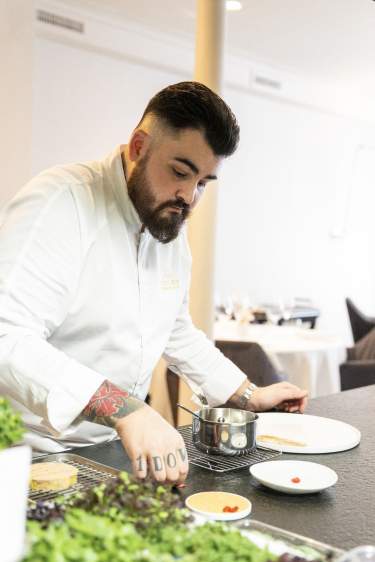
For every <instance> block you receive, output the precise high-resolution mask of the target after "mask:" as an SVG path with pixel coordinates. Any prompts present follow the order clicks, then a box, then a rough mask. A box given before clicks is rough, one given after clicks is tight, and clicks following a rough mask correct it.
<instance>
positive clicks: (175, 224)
mask: <svg viewBox="0 0 375 562" xmlns="http://www.w3.org/2000/svg"><path fill="white" fill-rule="evenodd" d="M238 140H239V127H238V125H237V122H236V119H235V117H234V115H233V113H232V112H231V110H230V109H229V107H228V106H227V105H226V104H225V102H224V101H223V100H222V99H221V98H220V97H219V96H217V95H216V94H215V93H214V92H212V91H211V90H210V89H209V88H207V87H205V86H204V85H202V84H200V83H197V82H182V83H178V84H174V85H171V86H169V87H167V88H165V89H163V90H162V91H160V92H159V93H157V94H156V95H155V96H154V97H153V98H152V99H151V100H150V102H149V103H148V105H147V107H146V109H145V111H144V113H143V116H142V117H141V119H140V121H139V123H138V125H137V126H136V128H135V129H134V131H133V132H132V134H131V136H130V138H129V141H128V143H127V144H126V145H122V146H118V147H116V148H115V149H114V150H113V152H112V153H111V154H109V155H108V156H107V157H106V158H104V159H103V160H100V161H92V162H84V163H77V164H71V165H66V166H56V167H54V168H51V169H48V170H46V171H44V172H42V173H41V174H39V175H38V176H36V177H35V178H34V179H32V180H31V181H30V182H29V183H28V184H27V185H26V186H25V187H24V188H23V189H21V191H20V192H19V193H18V194H17V195H16V196H15V197H14V199H13V200H12V201H11V202H10V203H9V204H8V205H7V207H6V208H5V210H4V212H3V217H2V221H1V229H0V303H1V305H0V363H1V369H0V394H5V395H6V396H8V397H9V398H10V399H12V401H13V406H14V407H16V408H17V409H18V410H19V411H21V412H22V414H23V417H24V420H25V423H26V424H27V428H28V434H27V440H28V442H29V443H30V444H32V445H33V447H34V448H35V449H37V450H41V451H50V452H58V451H62V450H66V449H68V448H70V447H75V446H82V445H88V444H93V443H101V442H105V441H109V440H112V439H115V438H117V437H120V439H121V441H122V443H123V446H124V448H125V450H126V451H127V453H128V455H129V457H130V459H131V461H132V464H133V470H134V472H135V474H136V475H137V476H138V477H140V478H144V477H145V476H146V475H147V474H148V473H150V474H151V475H152V476H153V477H154V478H155V479H157V480H159V481H170V482H178V481H183V480H184V479H185V478H186V475H187V472H188V458H187V453H186V450H185V447H184V442H183V440H182V438H181V436H180V434H179V433H178V432H177V431H176V430H175V429H174V428H173V427H172V426H170V425H169V424H168V423H167V422H166V421H165V420H164V419H163V418H162V417H161V416H160V415H159V414H158V413H157V412H156V411H155V410H154V409H152V408H151V407H150V406H148V405H147V404H146V403H145V402H144V399H145V396H146V394H147V391H148V388H149V385H150V380H151V374H152V371H153V369H154V367H155V365H156V363H157V362H158V360H159V358H160V357H161V356H163V357H164V358H165V359H166V361H167V362H168V364H169V365H171V366H172V368H173V369H174V370H175V371H176V372H178V373H179V374H181V375H183V376H184V377H185V378H186V380H187V381H190V383H191V384H192V385H194V386H195V387H199V389H200V392H201V393H203V394H204V395H205V396H206V398H207V400H208V403H209V404H210V405H212V406H214V405H218V404H222V403H225V402H228V401H229V403H230V404H231V405H233V406H237V407H241V408H246V409H251V410H257V411H262V410H267V409H270V408H273V407H279V408H282V409H287V410H290V411H293V410H301V411H303V410H304V408H305V405H306V392H305V391H303V390H301V389H299V388H297V387H296V386H294V385H292V384H289V383H287V382H283V383H278V384H275V385H270V386H268V387H263V388H257V387H255V385H253V384H252V383H251V381H248V380H247V378H246V376H245V374H244V373H242V372H241V371H240V370H239V369H238V368H237V367H236V366H235V365H234V364H233V363H232V362H230V361H229V360H228V359H227V358H225V357H224V356H223V355H222V354H221V353H220V352H219V350H218V349H217V348H215V346H214V345H213V344H212V342H210V341H209V340H208V339H207V338H206V336H205V335H204V334H203V333H202V332H201V331H199V330H198V329H196V328H195V327H194V325H193V323H192V320H191V318H190V315H189V311H188V293H189V279H190V268H191V257H190V252H189V247H188V243H187V236H186V229H185V222H186V219H187V218H188V216H189V214H190V213H191V211H192V209H193V208H194V206H195V205H196V204H197V203H198V201H199V199H200V197H201V195H202V193H203V191H204V189H205V186H206V185H207V183H208V182H209V181H211V180H215V179H216V178H217V176H218V173H219V168H220V164H221V163H222V161H223V159H224V158H226V157H228V156H230V155H231V154H232V153H233V152H234V151H235V149H236V147H237V144H238ZM201 235H202V237H204V235H205V233H204V232H202V233H201Z"/></svg>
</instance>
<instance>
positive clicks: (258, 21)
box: [65, 0, 375, 95]
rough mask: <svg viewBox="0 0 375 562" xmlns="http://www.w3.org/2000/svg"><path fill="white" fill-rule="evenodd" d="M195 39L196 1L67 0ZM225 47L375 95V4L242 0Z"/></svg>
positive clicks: (342, 0) (231, 16) (348, 0)
mask: <svg viewBox="0 0 375 562" xmlns="http://www.w3.org/2000/svg"><path fill="white" fill-rule="evenodd" d="M65 1H66V3H71V4H72V3H73V4H74V5H75V6H77V4H79V5H81V6H88V7H90V8H93V9H95V10H100V12H101V13H103V11H104V9H105V11H106V12H108V14H110V15H116V17H117V18H121V19H123V20H124V21H129V20H131V21H135V22H137V23H140V24H142V25H143V26H145V27H148V28H150V29H152V30H157V31H163V32H168V33H171V34H175V35H178V36H179V37H182V38H185V39H186V38H190V39H191V40H193V36H194V30H195V11H196V2H195V0H157V1H156V0H105V2H103V0H74V2H73V0H65ZM242 5H243V9H242V11H240V12H229V13H228V14H227V43H226V45H227V49H228V50H229V51H231V52H232V53H238V54H240V53H241V54H244V55H246V56H248V57H249V58H250V59H252V60H253V61H258V62H262V63H265V64H270V65H273V66H276V67H278V68H283V69H287V70H289V71H292V72H295V73H303V74H304V75H306V74H308V75H309V76H310V77H311V78H316V79H320V80H323V81H324V82H330V83H333V82H336V83H337V84H340V85H342V84H345V85H346V86H347V87H348V88H349V89H350V88H352V89H353V90H354V91H358V90H360V89H363V90H366V91H371V92H373V93H374V95H375V1H374V0H242Z"/></svg>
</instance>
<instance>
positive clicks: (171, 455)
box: [167, 453, 177, 468]
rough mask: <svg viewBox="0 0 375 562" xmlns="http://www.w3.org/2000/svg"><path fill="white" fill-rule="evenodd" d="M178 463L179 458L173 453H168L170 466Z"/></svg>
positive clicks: (172, 466) (173, 466)
mask: <svg viewBox="0 0 375 562" xmlns="http://www.w3.org/2000/svg"><path fill="white" fill-rule="evenodd" d="M176 464H177V459H176V457H175V456H174V454H173V453H168V455H167V465H168V466H169V468H175V466H176Z"/></svg>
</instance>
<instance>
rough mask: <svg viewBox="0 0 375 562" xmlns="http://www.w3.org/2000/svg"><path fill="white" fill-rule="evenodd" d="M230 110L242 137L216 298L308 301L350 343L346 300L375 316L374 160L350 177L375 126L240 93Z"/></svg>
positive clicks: (222, 225) (222, 194) (226, 202)
mask: <svg viewBox="0 0 375 562" xmlns="http://www.w3.org/2000/svg"><path fill="white" fill-rule="evenodd" d="M228 101H229V102H230V103H231V105H232V107H233V108H234V109H235V111H236V113H237V115H238V118H239V121H240V123H241V131H242V137H241V146H240V149H239V151H238V153H237V154H236V155H235V156H234V157H233V158H232V159H231V160H229V161H228V162H227V163H226V165H225V168H224V170H223V175H222V181H221V185H220V187H219V216H218V222H217V259H216V288H217V291H218V293H220V294H222V295H225V294H230V293H231V292H235V291H237V292H239V293H240V294H241V293H243V294H247V295H249V296H250V298H251V300H253V302H262V301H269V300H272V299H277V298H280V297H281V298H282V297H291V296H301V297H305V296H306V297H310V298H312V299H313V300H314V301H315V302H316V304H317V305H318V306H319V307H320V308H321V310H322V317H321V320H320V323H319V324H320V326H321V327H323V328H326V329H329V330H334V331H336V332H339V333H341V334H342V335H343V337H345V339H346V340H347V341H350V338H349V330H348V323H347V318H346V311H345V307H344V298H345V296H351V297H352V298H353V299H354V300H355V301H356V302H358V304H359V305H361V306H363V308H364V309H365V310H366V311H368V312H370V311H374V312H375V286H374V285H375V269H374V261H373V259H372V255H373V248H374V244H375V223H374V221H373V219H372V214H373V209H374V208H375V190H374V180H375V152H374V151H370V152H369V151H367V152H369V154H370V155H369V156H367V157H366V158H364V157H363V154H365V153H366V151H365V150H361V151H360V153H361V155H362V156H361V157H360V158H357V161H356V162H354V170H353V157H354V155H355V153H356V149H357V147H358V145H361V144H364V145H369V144H372V145H373V146H375V127H370V126H366V125H363V124H360V123H358V122H354V121H352V120H350V119H349V118H340V117H337V116H333V115H330V114H327V113H323V112H318V111H314V110H307V109H303V108H301V107H296V106H294V107H293V106H291V105H287V104H283V103H281V102H277V101H275V100H269V99H265V98H260V97H255V96H252V95H248V94H244V93H238V92H234V91H228ZM359 168H361V169H362V172H361V173H359ZM351 183H353V190H352V196H351V201H350V208H349V212H348V217H347V220H346V225H345V224H344V223H343V220H344V217H343V215H344V211H345V202H346V200H347V195H348V189H349V188H350V185H351ZM345 226H346V229H345V228H344V230H342V227H345ZM335 231H337V233H338V234H339V235H340V237H338V238H335V237H333V236H332V233H333V232H335ZM341 235H342V236H341Z"/></svg>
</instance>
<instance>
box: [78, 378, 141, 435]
mask: <svg viewBox="0 0 375 562" xmlns="http://www.w3.org/2000/svg"><path fill="white" fill-rule="evenodd" d="M144 406H145V403H144V402H142V400H138V398H134V396H130V394H129V393H128V392H126V390H122V389H121V388H119V387H118V386H116V385H114V384H113V383H111V382H110V381H109V380H105V381H104V382H103V383H102V384H101V385H100V387H99V388H98V389H97V391H96V392H95V393H94V394H93V396H92V397H91V399H90V401H89V402H88V404H87V405H86V407H85V408H84V410H83V411H82V413H81V414H80V416H79V417H78V420H77V421H90V422H94V423H98V424H100V425H106V426H108V427H116V425H117V422H118V421H119V419H121V418H125V417H126V416H128V415H129V414H131V413H133V412H135V411H136V410H139V409H140V408H143V407H144Z"/></svg>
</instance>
